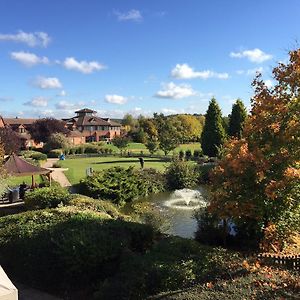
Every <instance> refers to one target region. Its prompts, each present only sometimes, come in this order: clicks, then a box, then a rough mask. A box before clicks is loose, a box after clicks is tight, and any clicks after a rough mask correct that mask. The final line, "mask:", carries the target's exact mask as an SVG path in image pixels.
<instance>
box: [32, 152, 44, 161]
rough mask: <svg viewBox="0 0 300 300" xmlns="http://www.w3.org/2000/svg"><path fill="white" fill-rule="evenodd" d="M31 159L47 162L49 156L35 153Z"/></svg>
mask: <svg viewBox="0 0 300 300" xmlns="http://www.w3.org/2000/svg"><path fill="white" fill-rule="evenodd" d="M31 158H32V159H34V160H47V155H46V154H44V153H33V154H31Z"/></svg>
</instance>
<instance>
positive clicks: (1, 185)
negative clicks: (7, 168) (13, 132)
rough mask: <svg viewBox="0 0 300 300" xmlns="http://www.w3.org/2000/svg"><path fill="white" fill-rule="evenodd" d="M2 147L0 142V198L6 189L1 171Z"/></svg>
mask: <svg viewBox="0 0 300 300" xmlns="http://www.w3.org/2000/svg"><path fill="white" fill-rule="evenodd" d="M4 154H5V152H4V146H3V144H2V143H1V142H0V197H2V196H3V194H4V193H5V191H6V189H7V182H6V180H5V172H4V169H3V160H4Z"/></svg>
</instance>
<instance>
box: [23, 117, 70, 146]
mask: <svg viewBox="0 0 300 300" xmlns="http://www.w3.org/2000/svg"><path fill="white" fill-rule="evenodd" d="M29 132H30V134H31V136H32V138H33V139H34V140H35V141H36V142H38V143H40V142H43V143H46V142H47V141H48V139H49V137H50V136H51V135H52V134H53V133H63V134H66V133H68V132H69V130H68V129H67V128H66V124H65V122H63V121H61V120H57V119H54V118H45V119H40V120H37V121H35V122H34V123H33V124H32V126H30V127H29Z"/></svg>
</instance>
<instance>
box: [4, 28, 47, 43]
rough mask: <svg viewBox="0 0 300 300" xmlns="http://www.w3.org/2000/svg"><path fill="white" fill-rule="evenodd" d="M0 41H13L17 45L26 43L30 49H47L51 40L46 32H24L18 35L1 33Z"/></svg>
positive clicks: (19, 32)
mask: <svg viewBox="0 0 300 300" xmlns="http://www.w3.org/2000/svg"><path fill="white" fill-rule="evenodd" d="M0 41H11V42H16V43H24V44H27V45H28V46H29V47H36V46H41V47H47V46H48V44H49V43H50V41H51V38H50V37H49V35H48V34H47V33H46V32H41V31H39V32H24V31H22V30H20V31H18V32H17V33H16V34H3V33H0Z"/></svg>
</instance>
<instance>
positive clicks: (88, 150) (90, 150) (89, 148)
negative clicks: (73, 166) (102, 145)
mask: <svg viewBox="0 0 300 300" xmlns="http://www.w3.org/2000/svg"><path fill="white" fill-rule="evenodd" d="M98 152H99V147H98V146H96V145H89V146H86V147H85V153H98Z"/></svg>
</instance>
